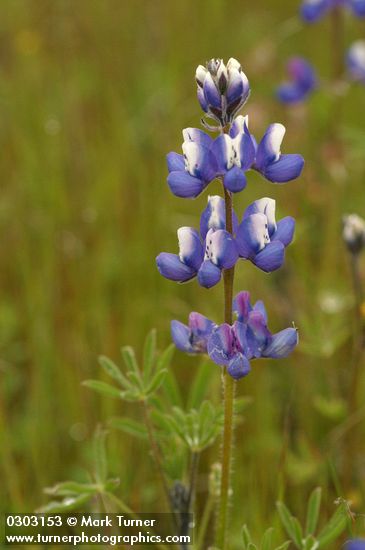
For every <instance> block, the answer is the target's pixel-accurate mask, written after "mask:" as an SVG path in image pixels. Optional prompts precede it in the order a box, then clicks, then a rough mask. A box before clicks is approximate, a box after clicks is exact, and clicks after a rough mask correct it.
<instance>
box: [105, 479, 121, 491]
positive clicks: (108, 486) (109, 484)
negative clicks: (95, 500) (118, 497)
mask: <svg viewBox="0 0 365 550" xmlns="http://www.w3.org/2000/svg"><path fill="white" fill-rule="evenodd" d="M119 485H120V479H119V477H114V478H110V479H107V480H106V482H105V483H104V491H103V492H104V493H110V492H113V491H115V489H117V487H119Z"/></svg>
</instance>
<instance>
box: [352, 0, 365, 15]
mask: <svg viewBox="0 0 365 550" xmlns="http://www.w3.org/2000/svg"><path fill="white" fill-rule="evenodd" d="M350 5H351V8H352V10H353V12H354V14H355V15H357V16H358V17H365V0H350Z"/></svg>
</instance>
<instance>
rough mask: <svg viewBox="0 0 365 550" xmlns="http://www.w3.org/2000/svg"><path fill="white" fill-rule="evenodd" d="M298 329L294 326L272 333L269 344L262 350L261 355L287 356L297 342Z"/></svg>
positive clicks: (277, 357)
mask: <svg viewBox="0 0 365 550" xmlns="http://www.w3.org/2000/svg"><path fill="white" fill-rule="evenodd" d="M298 341H299V339H298V331H297V329H295V328H286V329H284V330H282V331H280V332H277V333H276V334H274V335H273V336H272V338H271V341H270V343H269V345H268V346H267V347H266V348H265V350H264V352H263V354H262V355H263V357H272V358H274V359H281V358H283V357H287V356H288V355H289V354H290V353H291V352H292V351H293V349H294V348H295V346H296V345H297V344H298Z"/></svg>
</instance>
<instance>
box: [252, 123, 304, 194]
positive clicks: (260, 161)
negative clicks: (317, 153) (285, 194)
mask: <svg viewBox="0 0 365 550" xmlns="http://www.w3.org/2000/svg"><path fill="white" fill-rule="evenodd" d="M285 131H286V130H285V126H283V125H282V124H279V123H275V124H271V125H270V126H269V127H268V129H267V130H266V132H265V135H264V137H263V138H262V140H261V141H260V143H259V145H258V147H257V152H256V160H255V164H254V165H253V168H254V169H255V170H257V171H258V172H260V173H261V174H262V175H263V176H264V177H265V178H266V179H268V180H269V181H271V182H272V183H287V182H288V181H291V180H294V179H296V178H297V177H299V176H300V174H301V172H302V170H303V166H304V159H303V157H302V156H301V155H297V154H287V155H282V154H281V150H280V147H281V143H282V141H283V139H284V135H285Z"/></svg>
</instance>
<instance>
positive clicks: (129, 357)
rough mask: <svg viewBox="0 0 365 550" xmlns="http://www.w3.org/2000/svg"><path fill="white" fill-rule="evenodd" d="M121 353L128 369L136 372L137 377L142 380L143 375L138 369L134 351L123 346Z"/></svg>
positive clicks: (129, 347)
mask: <svg viewBox="0 0 365 550" xmlns="http://www.w3.org/2000/svg"><path fill="white" fill-rule="evenodd" d="M120 351H121V354H122V357H123V361H124V363H125V365H126V367H127V369H128V370H130V371H131V372H134V373H135V374H136V376H138V377H139V378H140V377H141V374H140V370H139V367H138V363H137V359H136V355H135V353H134V349H133V348H132V347H131V346H123V347H122V348H121V349H120Z"/></svg>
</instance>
